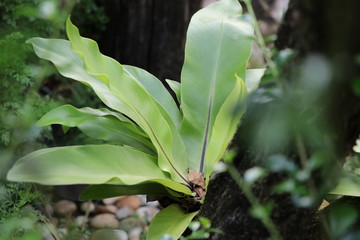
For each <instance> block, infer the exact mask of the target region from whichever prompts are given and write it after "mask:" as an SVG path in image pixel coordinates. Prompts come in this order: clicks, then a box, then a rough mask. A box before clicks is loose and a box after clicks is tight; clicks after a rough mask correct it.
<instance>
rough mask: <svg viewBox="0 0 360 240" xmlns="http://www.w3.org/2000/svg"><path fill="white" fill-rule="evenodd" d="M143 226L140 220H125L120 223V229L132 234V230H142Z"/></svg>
mask: <svg viewBox="0 0 360 240" xmlns="http://www.w3.org/2000/svg"><path fill="white" fill-rule="evenodd" d="M143 225H144V223H143V222H142V221H141V220H140V219H136V218H125V219H123V220H121V221H120V223H119V228H120V229H122V230H124V231H126V232H130V231H131V230H132V229H135V228H137V227H141V228H142V227H143Z"/></svg>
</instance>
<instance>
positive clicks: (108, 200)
mask: <svg viewBox="0 0 360 240" xmlns="http://www.w3.org/2000/svg"><path fill="white" fill-rule="evenodd" d="M123 198H125V196H119V197H112V198H104V199H103V200H102V202H103V203H104V204H105V205H112V204H115V203H116V202H117V201H119V200H121V199H123Z"/></svg>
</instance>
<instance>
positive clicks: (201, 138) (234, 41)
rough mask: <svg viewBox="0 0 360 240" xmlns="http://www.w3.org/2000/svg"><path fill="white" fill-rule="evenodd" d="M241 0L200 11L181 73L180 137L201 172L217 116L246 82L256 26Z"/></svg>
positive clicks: (191, 29) (229, 0)
mask: <svg viewBox="0 0 360 240" xmlns="http://www.w3.org/2000/svg"><path fill="white" fill-rule="evenodd" d="M241 14H242V9H241V6H240V3H239V1H237V0H223V1H219V2H216V3H213V4H211V5H209V6H208V7H206V8H204V9H202V10H200V11H198V12H197V13H196V14H195V15H194V16H193V17H192V19H191V22H190V25H189V28H188V32H187V41H186V47H185V62H184V67H183V69H182V73H181V107H182V111H183V114H184V121H183V125H182V128H181V133H182V136H183V139H184V142H185V144H186V147H187V150H188V154H189V168H190V169H200V171H202V167H201V166H200V164H201V162H203V161H204V157H205V153H206V151H207V145H208V143H209V138H210V136H211V135H212V128H213V125H214V122H215V119H216V116H217V114H218V112H219V110H220V107H221V106H222V105H223V103H224V101H225V100H226V98H227V97H228V96H229V94H230V93H231V91H232V89H233V88H234V86H235V82H236V78H235V75H238V76H239V77H240V78H242V79H245V69H246V62H247V60H248V58H249V56H250V50H251V42H252V38H253V29H252V27H251V26H250V25H249V24H248V23H246V22H245V21H243V20H242V19H241V17H242V16H241Z"/></svg>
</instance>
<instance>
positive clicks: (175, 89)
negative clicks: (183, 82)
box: [165, 79, 181, 103]
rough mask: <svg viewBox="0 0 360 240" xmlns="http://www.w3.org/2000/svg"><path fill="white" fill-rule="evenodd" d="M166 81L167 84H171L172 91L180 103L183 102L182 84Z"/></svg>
mask: <svg viewBox="0 0 360 240" xmlns="http://www.w3.org/2000/svg"><path fill="white" fill-rule="evenodd" d="M165 81H166V82H167V84H169V86H170V88H171V90H173V92H174V93H175V95H176V98H177V100H178V101H179V103H180V102H181V86H180V83H179V82H178V81H174V80H170V79H165Z"/></svg>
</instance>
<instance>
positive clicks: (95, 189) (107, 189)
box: [80, 182, 183, 200]
mask: <svg viewBox="0 0 360 240" xmlns="http://www.w3.org/2000/svg"><path fill="white" fill-rule="evenodd" d="M138 194H144V195H157V196H173V197H181V196H183V194H180V193H178V192H175V191H172V190H170V189H169V188H167V187H165V186H163V185H161V184H159V183H155V182H144V183H139V184H136V185H115V184H100V185H91V186H89V187H87V188H86V189H85V190H84V191H83V192H82V193H81V195H80V200H95V199H103V198H109V197H116V196H128V195H138Z"/></svg>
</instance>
